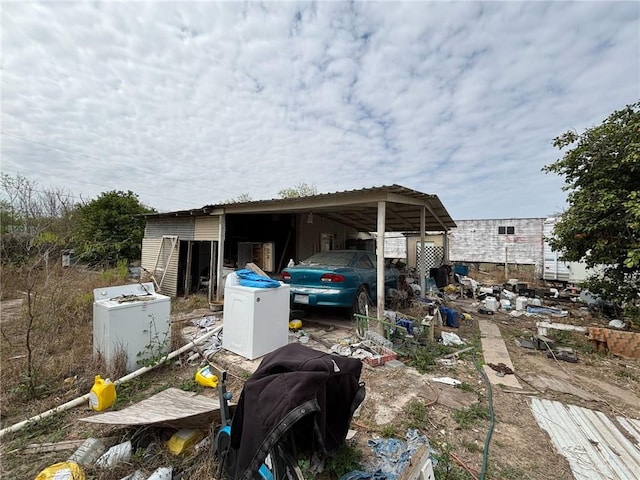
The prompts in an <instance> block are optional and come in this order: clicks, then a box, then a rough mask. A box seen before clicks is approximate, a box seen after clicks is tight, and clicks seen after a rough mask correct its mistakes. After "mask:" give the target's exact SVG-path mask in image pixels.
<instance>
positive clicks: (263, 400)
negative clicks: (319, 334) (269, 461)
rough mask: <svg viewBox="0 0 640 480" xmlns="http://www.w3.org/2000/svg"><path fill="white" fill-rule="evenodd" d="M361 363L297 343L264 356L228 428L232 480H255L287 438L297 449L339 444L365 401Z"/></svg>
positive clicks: (320, 449) (328, 450)
mask: <svg viewBox="0 0 640 480" xmlns="http://www.w3.org/2000/svg"><path fill="white" fill-rule="evenodd" d="M361 370H362V363H361V362H360V361H359V360H356V359H353V358H347V357H342V356H340V355H333V354H328V353H324V352H320V351H317V350H314V349H312V348H309V347H305V346H304V345H300V344H298V343H292V344H289V345H286V346H284V347H282V348H279V349H278V350H275V351H274V352H272V353H270V354H268V355H266V356H265V357H264V358H263V360H262V362H261V363H260V366H259V367H258V369H257V370H256V371H255V373H254V374H253V375H251V376H250V377H249V378H248V379H247V381H246V383H245V385H244V388H243V390H242V393H241V395H240V399H239V400H238V405H237V408H236V411H235V414H234V417H233V423H232V426H231V448H233V449H235V450H236V458H237V463H236V474H235V475H234V477H235V478H237V479H240V478H241V479H250V478H255V477H257V473H256V472H257V470H258V469H259V467H260V465H261V464H262V463H263V462H264V459H265V457H266V455H267V453H268V452H269V450H270V449H271V448H272V447H273V446H274V445H275V444H276V443H277V442H278V441H279V440H280V438H282V437H283V436H284V435H285V434H291V437H293V439H294V440H295V444H296V448H297V449H299V450H300V451H308V452H311V451H315V452H318V453H319V454H321V455H327V454H328V453H331V452H333V451H335V450H336V449H337V448H338V447H340V446H341V445H342V443H343V442H344V440H345V437H346V435H347V431H348V429H349V423H350V421H351V417H352V415H353V411H354V410H355V408H357V406H358V405H359V404H360V402H362V400H363V398H364V386H363V385H361V384H360V383H359V380H360V372H361Z"/></svg>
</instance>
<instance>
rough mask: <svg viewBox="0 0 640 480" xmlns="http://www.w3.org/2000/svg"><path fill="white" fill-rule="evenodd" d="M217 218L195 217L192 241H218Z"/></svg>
mask: <svg viewBox="0 0 640 480" xmlns="http://www.w3.org/2000/svg"><path fill="white" fill-rule="evenodd" d="M219 225H220V218H219V217H196V222H195V228H194V234H193V239H194V240H218V227H219Z"/></svg>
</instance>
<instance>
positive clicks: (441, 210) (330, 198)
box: [205, 185, 456, 314]
mask: <svg viewBox="0 0 640 480" xmlns="http://www.w3.org/2000/svg"><path fill="white" fill-rule="evenodd" d="M205 208H207V209H208V210H209V212H210V215H216V216H218V217H219V218H220V222H219V225H220V232H219V239H220V248H219V249H218V261H217V267H218V268H217V273H216V275H217V282H216V284H217V285H221V284H222V283H221V280H222V275H223V271H222V265H223V259H224V258H225V252H224V244H225V242H224V239H225V224H226V221H227V218H229V217H231V216H234V217H235V216H241V215H250V214H269V213H271V214H291V215H300V216H302V218H305V217H306V218H311V219H312V218H314V217H316V216H317V217H322V218H326V219H329V220H333V221H334V222H337V223H340V224H343V225H345V226H348V227H351V228H354V229H356V230H358V231H361V232H375V233H376V238H377V241H376V255H377V262H378V263H377V275H378V281H377V289H378V291H377V298H378V305H377V307H378V308H377V311H378V312H380V313H379V314H382V312H383V310H384V239H385V232H403V233H411V234H414V235H420V241H421V244H422V246H424V242H425V234H426V232H443V233H444V238H445V261H446V260H448V255H447V253H446V252H447V250H448V249H447V246H446V238H447V232H448V231H449V230H450V229H451V228H454V227H455V226H456V224H455V222H454V221H453V220H452V218H451V217H450V216H449V213H448V212H447V210H446V208H445V207H444V205H443V204H442V202H441V201H440V199H439V198H438V196H437V195H431V194H426V193H422V192H419V191H416V190H412V189H409V188H406V187H402V186H400V185H391V186H382V187H373V188H365V189H360V190H349V191H342V192H335V193H325V194H319V195H313V196H307V197H299V198H289V199H275V200H260V201H253V202H244V203H231V204H226V205H216V206H213V205H212V206H209V207H205ZM420 270H421V271H420V278H421V289H422V293H423V295H424V291H425V286H426V272H425V263H424V262H422V263H421V269H420ZM221 297H222V291H221V289H217V291H216V298H218V299H221Z"/></svg>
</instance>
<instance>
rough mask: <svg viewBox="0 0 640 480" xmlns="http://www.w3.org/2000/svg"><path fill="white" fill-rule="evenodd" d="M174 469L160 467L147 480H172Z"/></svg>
mask: <svg viewBox="0 0 640 480" xmlns="http://www.w3.org/2000/svg"><path fill="white" fill-rule="evenodd" d="M172 476H173V467H160V468H157V469H156V470H154V472H153V473H152V474H151V476H150V477H149V478H147V480H171V477H172Z"/></svg>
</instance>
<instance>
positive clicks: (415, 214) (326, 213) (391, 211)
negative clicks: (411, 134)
mask: <svg viewBox="0 0 640 480" xmlns="http://www.w3.org/2000/svg"><path fill="white" fill-rule="evenodd" d="M378 202H385V209H386V223H385V225H386V226H385V229H386V231H388V232H419V231H420V218H421V211H422V207H425V209H426V212H425V230H426V231H447V230H449V229H451V228H454V227H455V226H456V224H455V222H454V221H453V219H452V218H451V217H450V216H449V213H448V212H447V209H446V208H445V207H444V205H443V204H442V202H441V201H440V199H439V198H438V196H437V195H431V194H427V193H422V192H418V191H417V190H412V189H410V188H406V187H403V186H401V185H395V184H394V185H390V186H381V187H372V188H363V189H359V190H347V191H341V192H333V193H323V194H319V195H310V196H306V197H297V198H285V199H271V200H257V201H251V202H241V203H225V204H218V205H207V206H205V207H202V208H200V209H193V210H181V211H177V212H167V213H156V214H147V215H145V217H174V216H191V215H198V216H199V215H216V214H221V213H225V214H249V213H254V214H255V213H313V214H314V215H320V216H323V217H326V218H329V219H332V220H334V221H336V222H340V223H343V224H345V225H348V226H351V227H354V228H356V229H358V230H360V231H367V232H373V231H376V230H377V221H378Z"/></svg>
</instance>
